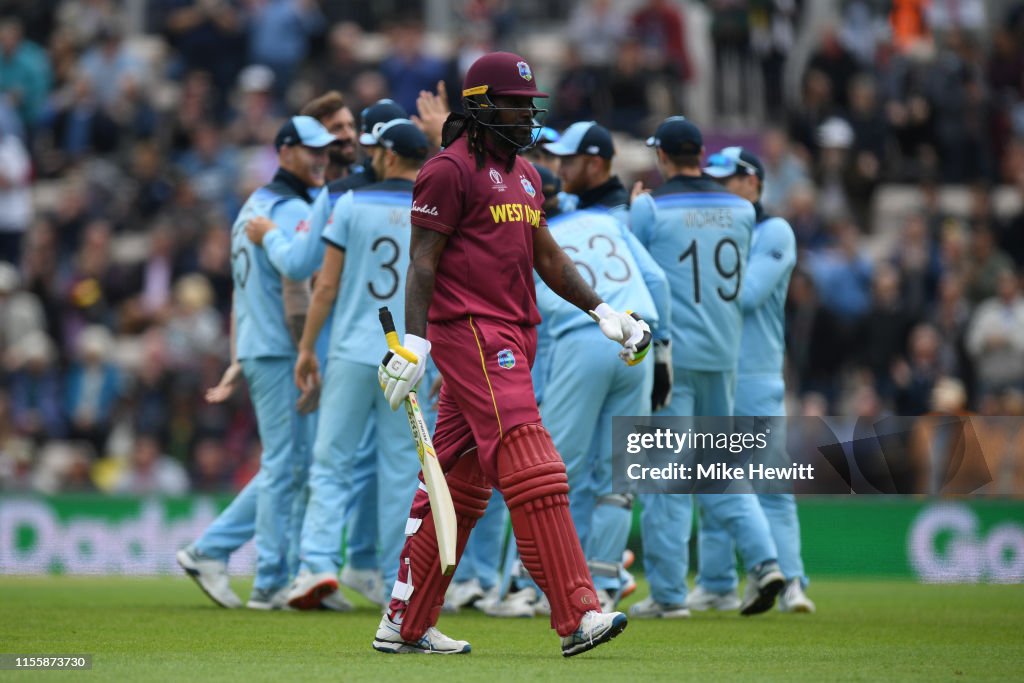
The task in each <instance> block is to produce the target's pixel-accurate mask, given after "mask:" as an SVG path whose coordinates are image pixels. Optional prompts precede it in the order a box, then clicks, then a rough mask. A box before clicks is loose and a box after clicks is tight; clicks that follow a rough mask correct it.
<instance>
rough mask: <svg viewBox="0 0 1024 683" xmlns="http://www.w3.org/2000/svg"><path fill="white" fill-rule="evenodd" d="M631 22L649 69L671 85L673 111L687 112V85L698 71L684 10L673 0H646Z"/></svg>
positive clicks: (666, 83)
mask: <svg viewBox="0 0 1024 683" xmlns="http://www.w3.org/2000/svg"><path fill="white" fill-rule="evenodd" d="M631 23H632V31H633V35H634V37H635V38H636V39H637V41H639V43H640V45H641V46H642V48H643V51H644V60H645V62H646V67H647V70H648V71H649V72H650V73H652V74H655V75H657V76H658V77H659V78H660V79H661V81H662V84H663V85H665V86H666V87H667V88H668V91H669V96H670V98H671V103H672V111H685V110H686V106H685V102H684V101H683V94H684V93H683V86H684V85H685V84H686V83H688V82H690V81H691V80H693V76H694V73H693V66H692V63H691V62H690V52H689V49H688V47H687V44H686V22H685V21H684V19H683V14H682V12H680V11H679V9H678V8H677V7H676V6H675V5H674V4H673V3H672V2H669V0H646V2H645V3H644V4H643V5H642V6H641V7H640V8H639V9H637V10H636V12H634V13H633V17H632V22H631ZM575 120H577V121H578V120H582V119H575Z"/></svg>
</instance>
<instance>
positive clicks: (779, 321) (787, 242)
mask: <svg viewBox="0 0 1024 683" xmlns="http://www.w3.org/2000/svg"><path fill="white" fill-rule="evenodd" d="M704 172H705V173H706V174H707V175H709V176H711V177H713V178H716V179H717V180H718V181H719V182H721V183H722V184H723V185H724V186H725V188H726V189H727V190H729V191H730V192H732V193H734V194H736V195H738V196H740V197H743V198H744V199H747V200H748V201H751V202H753V203H754V208H755V210H756V211H757V225H756V226H755V227H754V235H753V239H752V240H751V244H750V257H749V259H748V260H747V268H746V271H745V279H744V282H743V289H742V291H741V292H740V306H741V307H742V308H743V336H742V340H741V342H740V359H739V365H738V367H737V385H738V387H739V392H738V395H737V398H736V407H735V414H736V415H746V416H776V417H784V416H785V414H786V406H785V402H784V400H783V399H784V394H785V383H784V381H783V375H782V365H783V358H784V356H785V351H786V345H785V329H784V321H785V305H786V293H787V292H788V290H789V277H790V275H791V274H792V272H793V268H794V266H796V238H795V237H794V235H793V229H792V228H791V227H790V226H789V223H787V222H786V221H785V220H784V219H782V218H778V217H776V216H768V215H766V214H765V213H764V209H763V208H762V206H761V202H760V199H761V189H762V187H763V184H764V166H763V164H762V163H761V161H760V159H758V158H757V157H756V156H755V155H754V154H753V153H751V152H749V151H747V150H745V149H743V148H742V147H726V148H725V149H723V150H722V151H721V152H719V153H717V154H712V155H711V156H710V157H708V165H707V167H705V169H704ZM772 431H773V433H774V440H773V443H775V444H776V445H777V446H778V447H779V448H785V443H786V439H785V421H784V420H774V421H773V423H772ZM757 498H758V502H759V503H760V504H761V508H762V509H763V510H764V514H765V517H766V518H767V519H768V525H769V527H770V528H771V532H772V537H773V538H774V540H775V545H776V547H777V548H778V551H779V568H780V569H781V570H782V573H783V574H785V576H786V589H785V590H784V591H783V593H782V595H781V596H780V598H779V607H780V609H782V610H783V611H785V612H813V611H814V603H813V602H811V600H810V599H808V597H807V596H806V595H805V594H804V591H803V589H804V587H805V586H806V584H807V576H806V575H805V574H804V565H803V560H802V559H801V557H800V522H799V520H798V519H797V514H796V499H795V498H794V496H793V494H792V493H762V494H758V496H757ZM699 546H700V553H699V571H698V574H697V585H696V588H695V589H694V591H693V592H692V593H690V595H689V596H688V597H687V600H686V605H687V607H689V608H690V609H697V610H706V609H713V608H720V607H721V606H722V605H728V604H730V603H735V602H737V601H738V596H737V595H736V586H737V583H738V577H737V575H736V562H735V550H734V544H733V542H732V539H731V538H730V537H729V534H728V533H727V532H726V530H725V529H724V528H722V526H721V525H720V524H719V523H718V521H717V520H716V519H714V518H713V517H710V516H705V517H702V518H701V520H700V536H699ZM752 584H753V582H748V590H750V589H749V586H751V585H752Z"/></svg>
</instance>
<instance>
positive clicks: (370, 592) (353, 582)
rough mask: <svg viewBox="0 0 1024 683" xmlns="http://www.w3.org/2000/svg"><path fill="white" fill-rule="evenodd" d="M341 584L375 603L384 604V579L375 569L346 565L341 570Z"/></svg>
mask: <svg viewBox="0 0 1024 683" xmlns="http://www.w3.org/2000/svg"><path fill="white" fill-rule="evenodd" d="M341 585H342V586H345V587H346V588H351V589H352V590H354V591H355V592H357V593H359V594H360V595H362V596H363V597H364V598H366V599H367V600H369V601H370V602H372V603H373V604H375V605H386V604H387V603H386V602H381V601H382V600H383V599H384V579H382V578H381V575H380V572H379V571H378V570H376V569H354V568H352V567H349V566H348V565H346V566H345V567H344V568H343V569H342V570H341Z"/></svg>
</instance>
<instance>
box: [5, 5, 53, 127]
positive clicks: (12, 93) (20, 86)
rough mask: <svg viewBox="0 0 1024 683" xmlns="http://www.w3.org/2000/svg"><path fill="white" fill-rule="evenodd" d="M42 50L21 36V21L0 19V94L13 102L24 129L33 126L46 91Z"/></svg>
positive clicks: (46, 66) (47, 81)
mask: <svg viewBox="0 0 1024 683" xmlns="http://www.w3.org/2000/svg"><path fill="white" fill-rule="evenodd" d="M50 81H51V74H50V60H49V58H48V57H47V55H46V51H45V50H43V48H41V47H40V46H38V45H36V44H35V43H33V42H32V41H30V40H27V39H25V37H24V32H23V28H22V24H21V21H20V20H19V19H17V18H14V17H8V18H6V19H3V20H0V94H4V95H6V96H7V98H8V99H9V100H10V101H11V102H12V103H13V104H14V106H15V107H16V108H17V110H18V115H19V116H20V117H21V121H22V124H23V125H24V126H25V130H26V131H32V130H34V129H35V127H36V124H37V123H38V122H39V118H40V116H41V115H42V113H43V107H44V105H45V103H46V97H47V95H48V94H49V91H50Z"/></svg>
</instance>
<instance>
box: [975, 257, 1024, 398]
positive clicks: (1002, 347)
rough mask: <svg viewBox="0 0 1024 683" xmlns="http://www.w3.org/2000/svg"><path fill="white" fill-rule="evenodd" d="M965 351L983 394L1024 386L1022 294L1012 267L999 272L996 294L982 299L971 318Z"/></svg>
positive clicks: (1023, 314)
mask: <svg viewBox="0 0 1024 683" xmlns="http://www.w3.org/2000/svg"><path fill="white" fill-rule="evenodd" d="M967 351H968V353H970V355H971V358H972V359H973V361H974V366H975V368H976V369H977V372H978V384H979V389H980V391H981V394H982V395H983V396H984V395H986V394H994V393H996V392H998V391H1000V390H1002V389H1006V388H1017V389H1020V388H1022V387H1024V297H1022V296H1021V295H1020V287H1019V283H1018V282H1017V276H1016V274H1015V273H1014V272H1013V270H1011V269H1008V268H1003V269H1002V270H1000V271H999V273H998V275H997V294H996V296H994V297H992V298H990V299H986V300H985V301H983V302H982V303H981V304H980V305H979V306H978V308H977V310H976V311H975V313H974V315H973V317H972V318H971V322H970V323H969V325H968V328H967Z"/></svg>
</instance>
